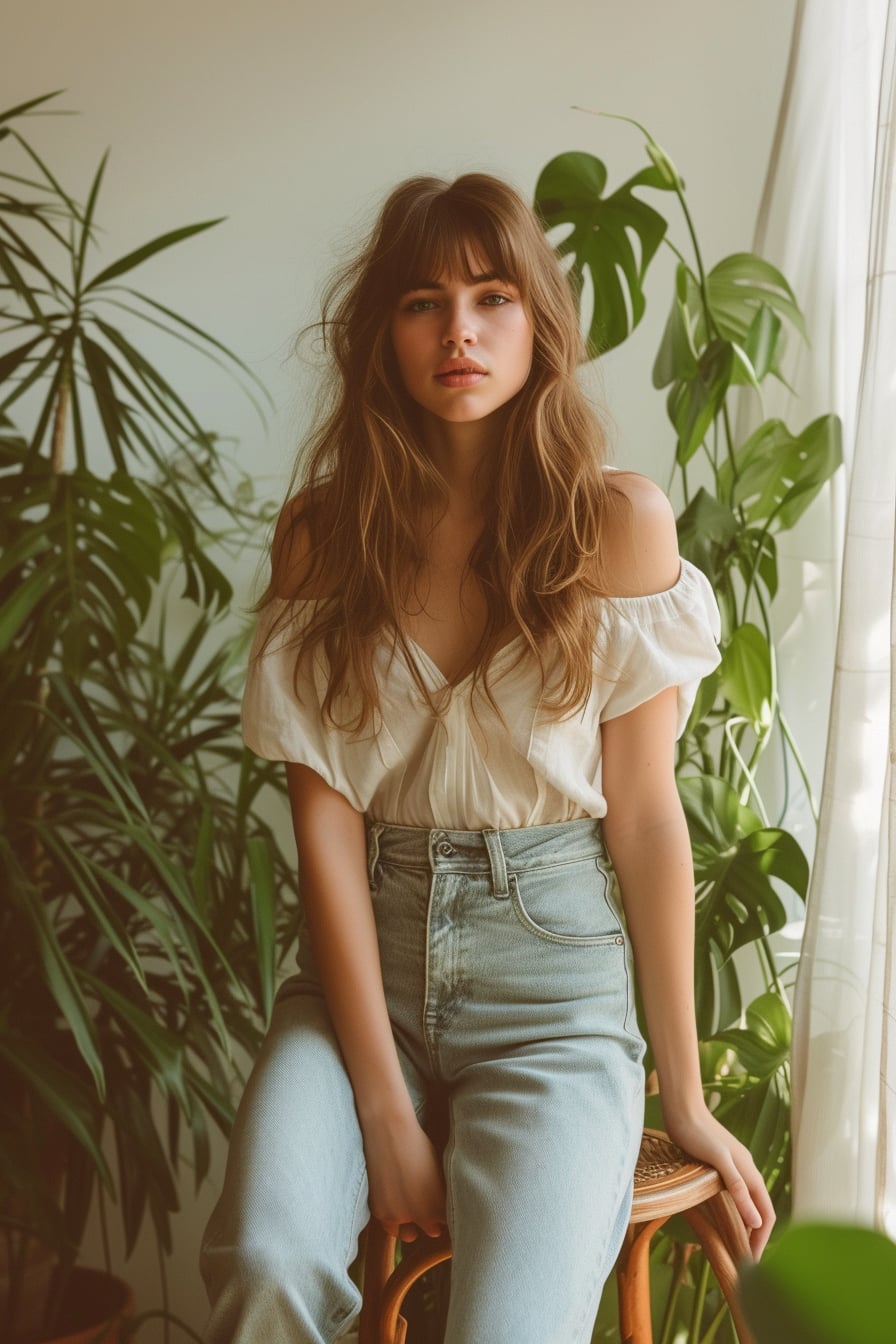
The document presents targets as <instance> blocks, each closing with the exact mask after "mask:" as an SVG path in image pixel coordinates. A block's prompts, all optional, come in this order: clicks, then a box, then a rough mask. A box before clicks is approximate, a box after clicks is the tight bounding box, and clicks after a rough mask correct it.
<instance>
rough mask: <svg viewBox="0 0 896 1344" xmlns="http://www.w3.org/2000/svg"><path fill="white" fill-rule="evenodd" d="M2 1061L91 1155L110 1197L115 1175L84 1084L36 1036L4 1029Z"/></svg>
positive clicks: (0, 1041) (0, 1035) (0, 1034)
mask: <svg viewBox="0 0 896 1344" xmlns="http://www.w3.org/2000/svg"><path fill="white" fill-rule="evenodd" d="M0 1058H3V1059H4V1060H5V1061H6V1064H7V1066H8V1067H9V1068H10V1069H12V1070H13V1071H14V1072H15V1073H17V1074H18V1075H19V1076H20V1077H21V1078H22V1079H23V1080H24V1081H25V1082H26V1083H27V1084H28V1086H29V1087H30V1088H32V1089H33V1091H34V1093H35V1094H36V1095H37V1096H38V1097H39V1098H40V1099H41V1101H42V1102H43V1104H44V1105H45V1106H46V1107H47V1108H48V1109H49V1110H50V1111H52V1113H53V1114H54V1115H55V1116H56V1119H57V1120H59V1121H60V1122H61V1123H62V1124H63V1125H64V1126H65V1128H66V1129H67V1130H68V1131H69V1133H70V1134H72V1135H73V1137H74V1138H75V1139H76V1140H77V1141H78V1143H80V1144H81V1146H82V1147H83V1148H84V1149H85V1151H86V1152H88V1153H89V1154H90V1156H91V1158H92V1160H93V1163H94V1166H95V1167H96V1170H97V1172H98V1173H99V1176H100V1179H101V1180H102V1182H103V1184H104V1186H105V1187H106V1190H107V1191H108V1192H110V1193H111V1191H112V1173H111V1172H110V1171H109V1168H108V1165H107V1164H106V1159H105V1158H104V1157H103V1153H102V1149H101V1148H100V1145H99V1142H98V1135H97V1133H96V1126H95V1119H94V1114H93V1110H92V1108H91V1098H90V1096H89V1094H88V1092H87V1089H86V1088H85V1087H84V1085H83V1083H82V1082H81V1081H80V1080H79V1079H77V1078H75V1077H74V1076H73V1075H72V1073H71V1071H70V1070H68V1069H63V1068H61V1067H60V1066H59V1064H57V1063H56V1061H55V1060H54V1059H53V1058H52V1057H51V1056H50V1055H49V1054H47V1052H46V1051H45V1050H44V1049H43V1048H42V1047H41V1045H40V1043H39V1041H38V1040H37V1039H36V1038H35V1036H34V1033H33V1032H29V1034H28V1035H27V1036H26V1035H22V1034H20V1033H19V1032H17V1031H10V1030H7V1029H5V1028H3V1029H2V1030H0Z"/></svg>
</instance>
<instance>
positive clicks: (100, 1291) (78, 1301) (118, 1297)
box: [38, 1265, 134, 1344]
mask: <svg viewBox="0 0 896 1344" xmlns="http://www.w3.org/2000/svg"><path fill="white" fill-rule="evenodd" d="M133 1314H134V1291H133V1289H132V1288H131V1286H130V1284H128V1283H125V1282H124V1280H123V1279H117V1278H115V1276H114V1275H113V1274H107V1273H106V1271H105V1270H103V1269H84V1268H82V1267H81V1266H80V1265H78V1266H76V1267H75V1269H74V1270H72V1275H71V1278H70V1280H69V1284H68V1288H67V1290H66V1293H65V1297H64V1298H63V1301H62V1308H61V1311H60V1313H59V1325H58V1326H57V1333H56V1334H55V1335H52V1336H50V1335H43V1336H41V1338H40V1340H39V1341H38V1344H118V1341H119V1340H120V1339H121V1326H122V1324H123V1321H124V1319H125V1318H126V1317H128V1316H133Z"/></svg>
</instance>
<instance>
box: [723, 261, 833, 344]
mask: <svg viewBox="0 0 896 1344" xmlns="http://www.w3.org/2000/svg"><path fill="white" fill-rule="evenodd" d="M706 289H707V294H708V297H709V307H710V312H711V313H712V318H713V321H714V323H715V325H716V327H717V329H718V332H719V335H720V336H721V337H722V338H723V339H725V340H729V341H737V343H738V344H739V345H743V346H746V345H747V343H748V338H749V332H750V330H751V328H752V326H753V323H754V322H755V320H756V315H757V313H758V312H759V310H760V309H761V308H762V307H766V308H770V309H772V310H773V311H774V312H775V313H776V314H780V316H781V317H784V318H786V319H787V321H788V322H789V323H790V325H791V326H792V327H794V328H795V329H796V330H797V331H798V332H799V334H800V336H801V337H802V338H803V340H804V341H806V342H807V343H808V339H809V338H808V334H807V332H806V323H805V320H804V318H803V315H802V313H801V312H800V310H799V307H798V305H797V302H796V296H795V295H794V292H793V290H792V289H791V288H790V285H789V284H788V283H787V280H786V279H785V278H784V276H783V275H782V274H781V272H780V271H779V270H778V269H777V267H775V266H772V264H771V263H770V262H768V261H764V260H763V259H762V257H757V256H755V255H754V254H753V253H751V252H737V253H735V254H734V255H733V256H730V257H724V258H723V259H722V261H720V262H719V263H718V264H717V265H716V266H714V267H713V268H712V270H711V271H710V272H709V274H708V275H707V277H706Z"/></svg>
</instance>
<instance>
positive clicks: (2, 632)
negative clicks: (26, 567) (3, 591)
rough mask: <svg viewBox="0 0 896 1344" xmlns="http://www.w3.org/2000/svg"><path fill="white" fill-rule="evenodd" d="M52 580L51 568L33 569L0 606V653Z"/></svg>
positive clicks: (12, 638)
mask: <svg viewBox="0 0 896 1344" xmlns="http://www.w3.org/2000/svg"><path fill="white" fill-rule="evenodd" d="M52 582H53V573H52V571H51V570H49V569H38V570H35V572H34V573H33V574H31V575H29V577H28V578H27V579H25V580H24V582H23V583H22V584H21V585H20V586H19V587H18V588H17V589H16V590H15V591H14V593H13V594H12V596H11V597H9V598H7V599H6V601H5V602H4V603H3V605H2V607H0V653H5V652H6V650H7V649H8V648H9V646H10V644H11V643H12V641H13V640H14V639H15V637H16V635H17V634H18V633H19V631H20V630H21V628H22V626H23V625H24V624H25V622H26V621H27V620H28V617H29V616H30V615H31V613H32V612H33V611H34V609H35V607H36V606H37V604H38V603H39V602H40V601H41V599H42V598H43V597H44V596H45V594H46V593H47V591H48V589H49V588H50V585H51V584H52Z"/></svg>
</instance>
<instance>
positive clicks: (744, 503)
mask: <svg viewBox="0 0 896 1344" xmlns="http://www.w3.org/2000/svg"><path fill="white" fill-rule="evenodd" d="M842 461H843V447H842V426H841V423H840V420H839V418H838V417H837V416H836V415H822V416H819V418H818V419H817V420H813V421H812V423H811V424H809V425H807V426H806V428H805V429H804V430H803V432H802V433H801V434H792V433H791V432H790V430H789V429H788V428H787V426H786V425H785V424H784V421H783V420H766V421H765V423H764V424H762V425H760V426H759V428H758V429H757V430H756V432H755V433H754V434H751V436H750V437H749V438H748V439H747V440H746V442H745V443H743V444H741V446H740V447H739V448H738V449H737V451H736V452H735V454H734V465H733V467H732V464H731V463H730V462H723V463H722V465H721V467H720V469H719V492H720V493H724V495H725V496H726V497H729V496H730V497H731V499H732V502H733V503H734V504H735V505H736V506H739V507H740V508H741V509H742V510H743V513H744V516H745V517H746V519H747V521H748V522H751V523H754V522H761V523H763V524H764V525H766V526H767V527H773V528H775V529H776V530H777V531H784V530H786V529H787V528H791V527H793V525H794V523H796V521H797V520H798V519H799V518H800V517H801V516H802V515H803V513H805V511H806V509H807V508H808V507H809V505H810V504H811V503H812V501H813V499H814V498H815V496H816V495H817V494H818V492H819V491H820V490H821V487H822V486H823V485H824V484H825V482H826V481H828V480H830V478H831V477H832V476H833V474H834V472H835V471H836V470H837V468H838V467H839V466H840V463H841V462H842Z"/></svg>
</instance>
